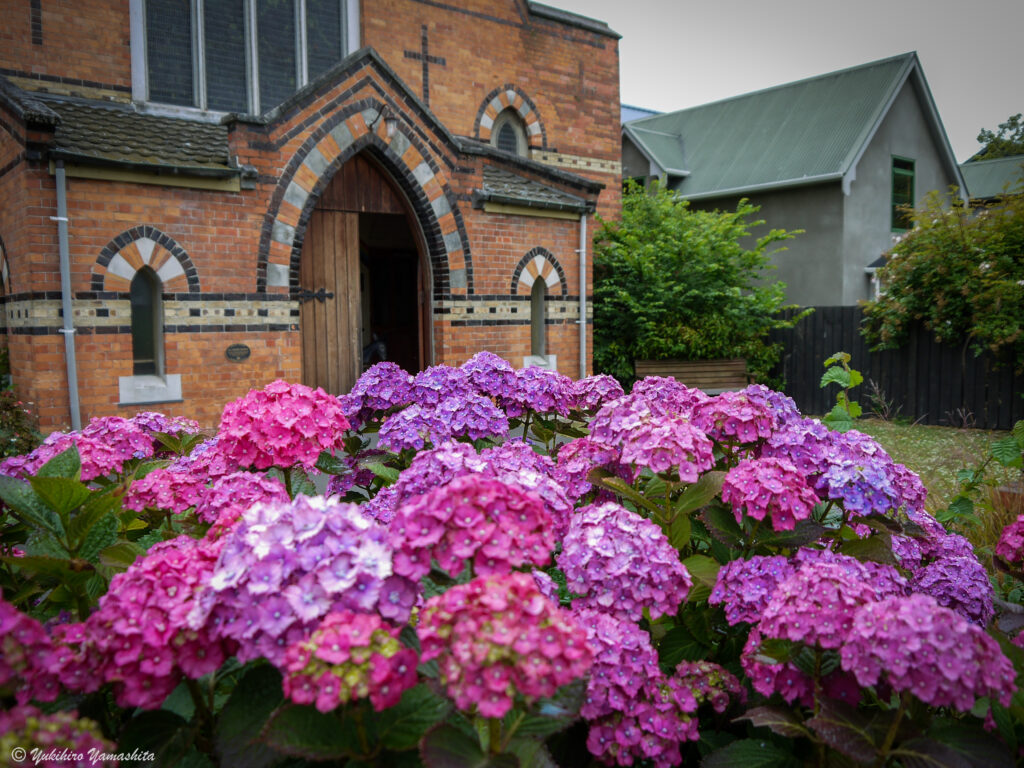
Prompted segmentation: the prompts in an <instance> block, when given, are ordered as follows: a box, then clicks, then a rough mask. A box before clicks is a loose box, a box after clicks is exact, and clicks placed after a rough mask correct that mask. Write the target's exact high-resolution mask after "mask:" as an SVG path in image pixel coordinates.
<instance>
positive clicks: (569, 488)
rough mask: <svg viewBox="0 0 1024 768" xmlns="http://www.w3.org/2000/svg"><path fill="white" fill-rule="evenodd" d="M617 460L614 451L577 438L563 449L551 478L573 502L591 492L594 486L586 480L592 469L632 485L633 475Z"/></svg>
mask: <svg viewBox="0 0 1024 768" xmlns="http://www.w3.org/2000/svg"><path fill="white" fill-rule="evenodd" d="M620 458H621V456H620V454H619V451H618V450H617V449H615V448H612V447H611V446H608V445H603V444H602V443H598V442H596V441H595V440H593V439H592V438H589V437H580V438H577V439H576V440H572V441H571V442H568V443H566V444H565V445H563V446H562V448H561V450H560V451H559V452H558V464H557V466H556V467H555V470H554V474H553V475H552V477H553V479H554V480H555V482H557V483H558V484H559V485H560V486H561V487H562V488H564V489H565V493H566V495H567V496H568V497H569V498H570V499H571V500H572V501H573V502H576V501H579V500H580V499H582V498H583V497H584V496H586V495H587V494H588V493H590V491H591V490H593V488H594V486H593V485H591V483H590V480H588V479H587V478H588V476H589V475H590V473H591V471H592V470H594V469H597V468H601V469H606V470H608V471H609V472H612V473H614V474H615V475H618V476H619V477H621V478H622V479H623V480H626V481H627V482H632V481H633V471H632V470H630V469H629V468H628V467H624V466H623V465H622V464H621V463H620V462H619V459H620Z"/></svg>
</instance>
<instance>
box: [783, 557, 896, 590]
mask: <svg viewBox="0 0 1024 768" xmlns="http://www.w3.org/2000/svg"><path fill="white" fill-rule="evenodd" d="M793 563H794V565H795V566H796V567H798V568H799V567H800V566H803V565H806V564H808V563H831V564H832V565H838V566H839V567H840V568H842V569H843V570H844V571H846V572H847V573H848V574H849V575H850V576H852V577H854V578H856V579H860V580H861V581H865V582H867V583H868V584H870V585H871V586H872V588H873V589H874V590H875V596H876V598H877V599H878V600H881V599H883V598H886V597H891V596H892V595H905V594H907V591H908V585H907V580H906V579H905V578H904V577H903V574H901V573H900V572H899V571H897V570H896V569H895V568H893V567H892V566H891V565H886V564H885V563H875V562H871V561H864V560H858V559H857V558H855V557H850V556H849V555H844V554H841V553H839V552H833V551H832V550H830V549H811V548H809V547H801V548H800V549H799V550H797V552H796V555H795V556H794V557H793Z"/></svg>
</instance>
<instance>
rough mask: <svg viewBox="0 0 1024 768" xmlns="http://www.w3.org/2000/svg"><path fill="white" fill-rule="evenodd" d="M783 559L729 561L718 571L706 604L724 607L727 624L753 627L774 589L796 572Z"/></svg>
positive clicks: (758, 557)
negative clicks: (751, 625)
mask: <svg viewBox="0 0 1024 768" xmlns="http://www.w3.org/2000/svg"><path fill="white" fill-rule="evenodd" d="M795 570H796V569H795V568H794V567H793V566H792V565H791V564H790V562H789V560H788V559H787V558H785V557H783V556H782V555H775V556H773V557H764V556H762V555H754V556H753V557H750V558H748V559H746V560H731V561H730V562H728V563H726V564H725V565H723V566H722V567H721V568H720V569H719V570H718V577H717V579H716V580H715V587H714V589H712V590H711V596H710V597H709V598H708V602H709V603H710V604H711V605H719V604H724V606H725V618H726V620H727V621H728V622H729V623H730V624H739V623H740V622H741V621H746V622H750V623H751V624H755V623H757V622H759V621H760V620H761V615H762V614H763V613H764V609H765V608H767V607H768V601H769V600H770V599H771V596H772V594H774V592H775V588H776V587H778V586H779V584H780V583H782V582H783V581H785V580H786V579H788V578H789V577H790V576H792V575H793V573H794V572H795Z"/></svg>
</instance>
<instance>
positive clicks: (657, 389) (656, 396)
mask: <svg viewBox="0 0 1024 768" xmlns="http://www.w3.org/2000/svg"><path fill="white" fill-rule="evenodd" d="M630 394H631V395H633V396H634V397H639V398H643V399H645V400H647V401H648V402H650V403H651V404H652V405H653V407H655V408H656V409H657V410H658V412H659V413H661V414H664V415H673V416H682V417H684V418H689V417H690V415H691V414H692V413H693V409H694V408H696V407H697V406H698V405H700V404H701V403H705V402H707V401H708V399H709V398H708V396H707V395H705V394H704V393H703V392H701V391H700V390H699V389H696V388H691V387H687V386H686V385H685V384H683V383H681V382H680V381H679V380H678V379H674V378H671V377H664V376H647V377H646V378H643V379H639V380H637V381H636V382H634V384H633V389H632V391H631V393H630Z"/></svg>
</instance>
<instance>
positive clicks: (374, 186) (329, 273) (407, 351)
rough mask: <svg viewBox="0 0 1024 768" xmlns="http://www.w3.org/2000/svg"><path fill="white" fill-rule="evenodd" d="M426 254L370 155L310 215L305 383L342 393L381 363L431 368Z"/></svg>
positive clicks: (340, 177) (302, 276) (342, 172)
mask: <svg viewBox="0 0 1024 768" xmlns="http://www.w3.org/2000/svg"><path fill="white" fill-rule="evenodd" d="M422 255H423V248H422V244H421V242H420V237H419V235H418V227H417V226H416V223H415V219H414V217H413V215H412V213H411V211H410V210H409V208H408V206H407V205H406V203H405V200H404V198H403V197H402V196H401V194H400V193H399V192H398V190H397V189H396V188H395V186H394V185H393V183H392V182H391V180H390V179H389V178H388V177H387V176H386V175H385V174H384V172H383V171H382V170H381V169H380V168H379V167H378V166H377V165H376V164H375V163H374V162H372V161H371V160H369V159H367V158H366V157H363V156H362V155H356V156H355V157H353V158H352V159H351V160H349V161H348V162H347V163H345V165H343V166H342V167H341V168H340V169H339V170H338V172H337V173H336V174H335V176H334V178H333V179H332V180H331V182H330V184H328V186H327V188H326V189H325V190H324V193H323V195H322V196H321V198H320V200H319V202H318V203H317V206H316V208H315V209H314V211H313V213H312V215H311V216H310V220H309V224H308V226H307V228H306V237H305V241H304V244H303V248H302V259H301V261H300V266H299V301H300V305H299V306H300V311H299V323H300V328H301V332H302V380H303V383H305V384H308V385H309V386H313V387H323V388H324V389H325V390H326V391H327V392H330V393H331V394H335V395H340V394H344V393H345V392H348V391H349V390H350V389H351V388H352V385H353V384H354V383H355V380H356V379H357V378H358V377H359V374H360V373H361V372H362V371H363V370H364V368H365V367H367V365H369V364H371V363H373V362H377V361H378V360H381V359H394V360H395V362H398V363H399V364H400V365H402V367H403V368H405V369H406V370H410V372H415V371H416V370H420V369H421V368H422V367H424V365H425V364H426V358H427V354H428V353H427V344H426V323H425V322H424V319H423V318H424V316H425V314H426V308H427V306H428V304H429V301H428V294H427V290H426V275H425V270H424V269H423V264H422V262H423V259H422ZM396 318H397V319H396ZM364 353H365V354H364Z"/></svg>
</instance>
